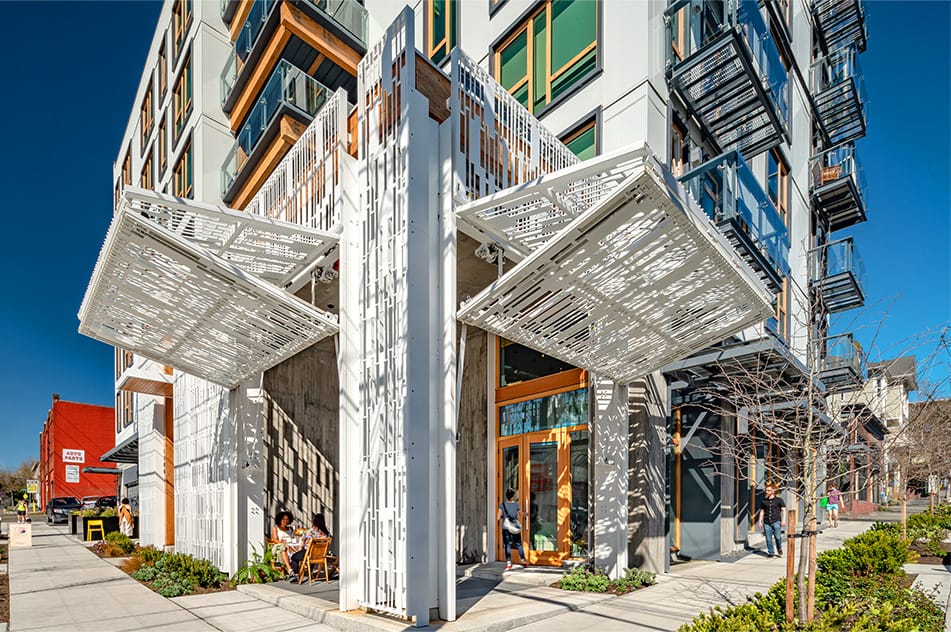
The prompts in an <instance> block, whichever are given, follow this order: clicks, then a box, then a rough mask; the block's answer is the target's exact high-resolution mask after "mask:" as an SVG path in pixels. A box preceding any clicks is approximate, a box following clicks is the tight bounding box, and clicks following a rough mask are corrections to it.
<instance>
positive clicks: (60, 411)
mask: <svg viewBox="0 0 951 632" xmlns="http://www.w3.org/2000/svg"><path fill="white" fill-rule="evenodd" d="M115 438H116V433H115V413H114V411H113V408H112V407H111V406H94V405H92V404H79V403H77V402H66V401H63V400H61V399H60V398H59V395H53V406H52V408H50V411H49V413H48V414H47V416H46V423H44V424H43V431H42V432H41V433H40V506H41V507H45V506H46V503H47V501H49V499H50V498H54V497H56V496H75V497H76V498H79V499H82V497H83V496H111V495H114V494H115V493H116V477H115V476H114V475H112V474H87V473H85V472H83V468H84V467H109V468H112V467H115V464H113V463H104V462H101V461H100V460H99V457H100V456H102V455H103V454H104V453H105V452H107V451H108V450H111V449H112V448H113V447H114V446H115Z"/></svg>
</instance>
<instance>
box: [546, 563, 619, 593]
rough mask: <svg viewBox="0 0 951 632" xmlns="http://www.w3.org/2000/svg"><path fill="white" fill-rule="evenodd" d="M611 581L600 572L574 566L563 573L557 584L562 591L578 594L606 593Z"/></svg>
mask: <svg viewBox="0 0 951 632" xmlns="http://www.w3.org/2000/svg"><path fill="white" fill-rule="evenodd" d="M610 583H611V579H610V578H609V577H608V576H607V575H605V574H604V573H603V572H602V571H600V570H595V571H591V570H589V569H588V568H586V567H584V566H576V567H575V568H573V569H571V571H569V572H567V573H565V574H564V575H562V577H561V581H559V582H558V587H559V588H561V589H562V590H575V591H579V592H607V590H608V585H609V584H610Z"/></svg>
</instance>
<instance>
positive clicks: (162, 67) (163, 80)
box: [158, 34, 168, 103]
mask: <svg viewBox="0 0 951 632" xmlns="http://www.w3.org/2000/svg"><path fill="white" fill-rule="evenodd" d="M167 90H168V59H167V57H166V55H165V36H164V34H163V36H162V45H161V46H160V47H159V52H158V96H159V103H161V102H162V99H163V98H165V92H166V91H167Z"/></svg>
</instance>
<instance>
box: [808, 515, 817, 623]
mask: <svg viewBox="0 0 951 632" xmlns="http://www.w3.org/2000/svg"><path fill="white" fill-rule="evenodd" d="M809 531H811V532H812V533H810V534H809V586H808V589H809V597H808V600H807V602H806V609H807V611H808V612H807V617H808V618H807V621H812V620H813V619H815V616H816V518H815V513H813V517H812V520H810V521H809Z"/></svg>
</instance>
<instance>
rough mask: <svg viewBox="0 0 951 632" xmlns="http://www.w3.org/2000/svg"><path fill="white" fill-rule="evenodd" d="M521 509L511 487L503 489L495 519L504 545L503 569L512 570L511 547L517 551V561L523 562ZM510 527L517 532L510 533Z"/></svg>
mask: <svg viewBox="0 0 951 632" xmlns="http://www.w3.org/2000/svg"><path fill="white" fill-rule="evenodd" d="M521 515H522V511H521V510H520V508H519V505H518V502H516V501H515V490H514V489H512V488H511V487H510V488H509V489H507V490H505V500H504V501H503V502H501V503H500V504H499V511H498V515H497V516H496V519H497V520H498V521H499V524H500V525H501V530H502V542H503V544H504V545H505V570H507V571H510V570H512V547H515V548H516V550H517V551H518V561H519V562H521V563H522V564H524V563H525V550H524V549H523V548H522V534H521V529H522V526H521V524H522V523H521V521H520V520H519V518H520V517H521ZM506 527H510V528H511V529H518V531H519V532H518V533H512V531H511V530H510V528H506Z"/></svg>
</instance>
